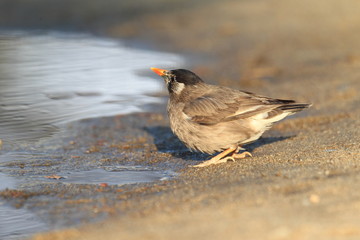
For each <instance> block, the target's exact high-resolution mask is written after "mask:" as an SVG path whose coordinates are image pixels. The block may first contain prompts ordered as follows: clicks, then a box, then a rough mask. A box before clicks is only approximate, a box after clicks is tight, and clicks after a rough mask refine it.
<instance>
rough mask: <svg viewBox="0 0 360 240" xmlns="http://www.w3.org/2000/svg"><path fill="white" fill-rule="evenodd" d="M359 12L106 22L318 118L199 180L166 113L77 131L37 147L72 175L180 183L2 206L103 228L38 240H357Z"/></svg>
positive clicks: (300, 6) (320, 6)
mask: <svg viewBox="0 0 360 240" xmlns="http://www.w3.org/2000/svg"><path fill="white" fill-rule="evenodd" d="M359 5H360V3H358V2H357V1H348V2H339V1H335V0H330V1H329V0H327V1H325V0H322V1H317V2H316V3H315V2H313V1H309V0H306V1H301V2H295V1H285V0H280V1H275V0H271V1H226V2H221V3H212V4H206V5H205V4H204V5H197V6H194V7H188V6H185V7H183V8H181V9H180V10H179V11H174V10H171V11H170V10H169V11H163V12H161V14H159V13H158V12H155V13H153V12H151V11H150V12H147V13H146V14H143V15H139V16H138V17H137V18H136V19H130V20H128V21H122V22H119V23H118V24H116V22H113V23H112V24H109V25H108V26H107V28H106V30H104V32H105V33H106V34H108V35H109V36H113V37H119V38H127V39H129V40H132V39H143V40H146V41H148V42H150V43H151V44H152V45H153V46H156V47H157V48H159V49H162V50H171V51H173V52H180V53H185V54H188V55H190V56H191V55H192V54H194V55H197V56H201V57H199V59H200V60H199V61H197V62H195V63H193V64H192V65H190V66H188V68H190V69H192V70H194V71H195V72H197V73H198V74H199V75H200V76H202V77H203V78H204V79H207V80H208V81H209V82H211V83H217V84H222V85H225V86H231V87H234V88H240V89H244V90H248V91H253V92H256V93H259V94H263V95H269V96H272V97H278V98H285V99H286V98H290V99H296V100H298V101H303V102H311V103H313V107H312V108H311V109H309V110H306V111H304V112H302V113H300V114H297V115H296V116H294V117H292V118H288V119H287V120H285V121H282V122H280V123H278V124H276V125H275V126H274V127H273V128H272V129H271V130H270V131H268V132H267V133H266V134H264V137H263V138H262V139H260V140H259V141H257V142H256V143H254V144H252V145H249V146H248V147H247V149H248V150H250V151H251V152H252V154H253V158H246V159H242V160H239V161H236V162H229V163H226V164H221V165H217V166H210V167H207V168H204V169H194V168H189V167H188V165H193V164H195V163H197V162H198V161H199V160H201V159H203V158H204V157H206V156H204V155H201V154H197V153H191V152H188V151H186V149H184V147H183V146H182V145H181V143H179V142H178V141H177V139H176V137H174V136H173V135H172V134H171V132H170V130H169V128H168V127H167V126H168V121H167V118H166V114H165V105H159V106H156V108H157V109H159V110H158V112H157V113H139V114H132V115H124V116H115V117H108V118H96V119H88V120H82V121H80V122H75V123H72V124H69V125H68V126H67V127H66V130H64V132H63V133H62V135H60V136H57V138H56V139H52V140H51V141H50V142H46V143H38V144H37V146H36V147H37V149H48V148H50V147H49V146H50V145H51V146H52V148H50V149H56V151H55V152H56V153H57V154H59V156H62V159H63V161H65V162H71V164H73V165H72V166H73V167H78V166H80V167H81V166H82V167H83V166H89V167H92V166H99V165H100V166H101V164H104V165H105V164H120V165H121V164H135V165H136V164H137V165H149V166H153V167H157V168H159V169H174V170H176V171H178V172H179V173H180V176H179V177H178V178H176V179H170V180H167V181H161V182H155V183H146V184H136V185H127V186H123V187H115V186H110V187H102V186H74V185H61V184H56V185H44V186H41V187H40V186H34V187H33V188H32V189H29V190H28V191H27V192H25V193H22V194H19V193H16V194H15V193H14V192H11V191H10V190H8V191H2V192H0V194H1V196H2V197H3V198H7V199H10V198H15V200H14V199H13V200H11V201H12V202H13V203H14V204H16V205H17V206H20V207H21V206H26V207H27V208H30V209H31V208H34V209H36V208H43V209H47V210H49V211H48V212H49V213H48V214H49V215H50V216H48V218H50V219H52V221H66V219H67V218H70V219H71V218H72V216H77V217H78V219H84V222H89V219H91V218H92V217H94V218H96V217H98V216H99V215H100V216H102V214H103V215H104V216H106V217H104V219H105V220H104V221H103V222H100V223H99V222H97V223H88V224H85V225H83V226H81V227H76V228H68V229H64V230H61V231H53V232H50V233H43V234H38V235H36V236H34V237H33V239H36V240H40V239H169V238H171V239H195V238H201V239H205V238H206V239H358V238H359V237H360V230H359V229H360V193H359V191H357V190H356V189H357V188H358V186H359V182H360V177H359V161H360V150H359V149H360V148H359V145H360V144H359V140H360V129H359V126H360V98H359V96H358V91H359V89H360V81H359V77H360V76H359V75H360V74H359V71H358V69H359V66H360V45H359V44H358V43H359V42H360V33H359V31H358V29H359V27H360V21H359V17H358V9H359V7H360V6H359ZM154 67H161V66H154ZM154 77H156V76H154ZM144 146H145V147H144ZM71 156H76V162H74V161H73V160H74V158H72V157H71ZM44 164H45V163H44ZM48 164H49V163H48ZM50 164H53V163H50ZM57 164H58V163H57ZM25 170H26V169H25ZM25 170H24V171H25ZM26 194H28V195H26ZM9 201H10V200H9ZM75 212H82V215H81V216H80V217H79V216H78V215H76V214H75Z"/></svg>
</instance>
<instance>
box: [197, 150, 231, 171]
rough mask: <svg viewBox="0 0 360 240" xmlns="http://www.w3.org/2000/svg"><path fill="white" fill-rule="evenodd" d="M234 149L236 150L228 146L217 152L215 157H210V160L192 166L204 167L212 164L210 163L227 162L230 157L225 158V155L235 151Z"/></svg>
mask: <svg viewBox="0 0 360 240" xmlns="http://www.w3.org/2000/svg"><path fill="white" fill-rule="evenodd" d="M235 151H236V148H234V147H230V148H228V149H226V150H225V151H223V152H221V153H219V154H218V155H216V156H215V157H213V158H211V159H210V160H207V161H205V162H202V163H200V164H197V165H195V166H193V167H206V166H209V165H212V164H219V163H223V162H227V161H228V160H230V159H226V158H225V157H226V156H227V155H228V154H230V153H232V152H235ZM232 160H233V161H234V159H232Z"/></svg>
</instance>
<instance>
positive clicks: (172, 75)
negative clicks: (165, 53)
mask: <svg viewBox="0 0 360 240" xmlns="http://www.w3.org/2000/svg"><path fill="white" fill-rule="evenodd" d="M169 77H170V81H171V82H173V81H176V76H175V75H174V74H171V75H170V76H169Z"/></svg>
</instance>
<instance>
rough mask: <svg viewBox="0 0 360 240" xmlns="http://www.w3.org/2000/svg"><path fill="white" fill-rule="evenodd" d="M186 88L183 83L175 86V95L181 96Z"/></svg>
mask: <svg viewBox="0 0 360 240" xmlns="http://www.w3.org/2000/svg"><path fill="white" fill-rule="evenodd" d="M184 88H185V84H183V83H176V85H175V86H174V89H173V91H174V93H176V94H180V93H181V92H182V90H183V89H184Z"/></svg>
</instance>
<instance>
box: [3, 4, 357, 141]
mask: <svg viewBox="0 0 360 240" xmlns="http://www.w3.org/2000/svg"><path fill="white" fill-rule="evenodd" d="M358 9H360V3H358V2H357V1H347V2H346V3H345V2H339V1H335V0H329V1H326V2H325V1H324V2H322V1H320V2H313V1H310V0H306V1H301V2H298V1H280V0H271V1H249V0H242V1H231V0H228V1H221V3H219V2H216V1H180V0H172V1H165V0H155V1H151V2H149V1H142V0H137V1H117V0H106V1H95V0H90V1H89V0H77V1H70V0H65V1H60V0H2V1H0V28H1V35H0V69H1V70H0V71H1V75H0V76H1V77H0V89H1V90H0V93H1V95H0V98H1V102H2V105H1V106H0V107H1V109H0V110H1V111H0V129H1V130H0V136H1V135H2V138H3V139H4V138H5V135H6V136H7V138H11V137H12V138H13V139H31V138H33V136H32V135H34V137H35V138H36V137H37V135H38V136H46V135H47V134H48V133H49V134H50V133H51V132H52V131H55V129H56V126H55V125H56V124H55V125H54V124H53V123H61V122H64V121H69V120H75V119H79V118H81V117H85V118H86V117H94V116H102V115H113V114H116V113H126V112H132V111H141V108H142V106H144V105H146V104H152V103H156V102H157V101H158V100H159V99H156V98H153V97H149V95H151V94H154V93H155V92H159V91H161V90H162V89H163V88H162V85H161V82H159V81H156V80H155V81H153V79H152V80H149V81H146V79H147V77H150V76H152V75H151V73H149V72H148V70H147V69H148V68H149V67H151V66H158V67H163V68H166V67H168V68H179V67H186V66H187V67H189V68H191V69H192V70H194V71H195V72H197V73H198V74H199V75H201V76H202V77H203V78H205V79H208V81H209V82H211V83H220V84H223V85H226V86H232V87H236V88H246V89H247V90H250V91H260V92H261V93H262V94H267V95H274V94H273V92H274V91H276V90H279V91H280V90H282V91H284V90H286V93H285V94H282V95H283V96H282V97H283V98H287V97H289V98H290V97H292V98H294V97H295V98H298V99H299V100H302V101H306V100H308V99H309V98H312V99H313V101H314V100H315V101H316V99H314V97H313V96H312V95H310V96H311V97H309V96H304V94H301V93H300V91H298V89H299V87H301V86H305V85H307V84H308V83H309V82H314V86H313V89H314V92H313V93H312V94H313V95H316V94H317V95H321V94H319V93H318V91H319V89H324V86H323V85H322V84H318V85H317V83H319V81H320V80H319V79H317V80H316V81H315V80H314V78H316V76H315V75H316V74H321V75H323V78H322V79H325V78H326V75H327V74H329V71H328V70H330V69H328V68H329V66H330V67H331V68H332V67H333V66H335V65H338V64H339V63H341V64H342V63H344V64H349V65H357V64H359V62H360V57H359V44H358V42H359V41H360V34H358V31H357V30H358V29H359V27H360V26H359V25H360V24H359V22H360V21H359V17H358ZM60 33H61V34H60ZM155 49H156V51H155ZM150 50H152V51H151V52H149V51H150ZM159 51H167V52H171V53H172V54H168V55H166V54H165V55H162V53H160V52H159ZM174 53H176V54H174ZM180 55H181V56H180ZM185 56H186V60H184V57H185ZM184 62H186V63H187V64H186V65H185V64H184ZM314 66H317V67H320V68H321V69H320V68H319V69H320V72H314V69H315V68H314ZM324 74H325V76H324ZM150 78H152V77H150ZM286 79H287V80H286ZM282 80H284V81H285V80H286V81H285V82H288V81H289V80H291V83H292V84H295V82H296V81H298V82H299V83H298V84H299V87H298V88H296V90H295V88H294V87H292V88H290V87H287V88H286V85H284V84H283V85H282V87H280V88H282V89H278V88H276V86H275V88H272V89H271V88H268V84H273V85H278V83H280V82H282ZM316 82H317V83H316ZM144 84H148V85H146V87H145V85H144ZM284 88H286V89H284ZM325 88H326V87H325ZM130 89H131V91H130ZM270 89H271V90H270ZM328 90H330V89H328ZM342 90H343V91H345V94H353V93H351V91H350V90H349V86H348V85H344V86H343V87H342ZM348 91H350V92H348ZM321 92H324V91H321ZM315 93H316V94H315ZM307 94H308V92H307ZM318 97H320V96H318ZM326 97H327V96H326V95H323V96H322V99H325V98H326ZM46 103H48V104H46ZM75 103H76V104H75ZM30 122H31V123H30ZM35 122H36V124H35ZM34 124H35V125H34ZM14 126H21V128H14ZM29 131H30V132H31V134H32V135H30V136H26V135H27V132H29Z"/></svg>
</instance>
